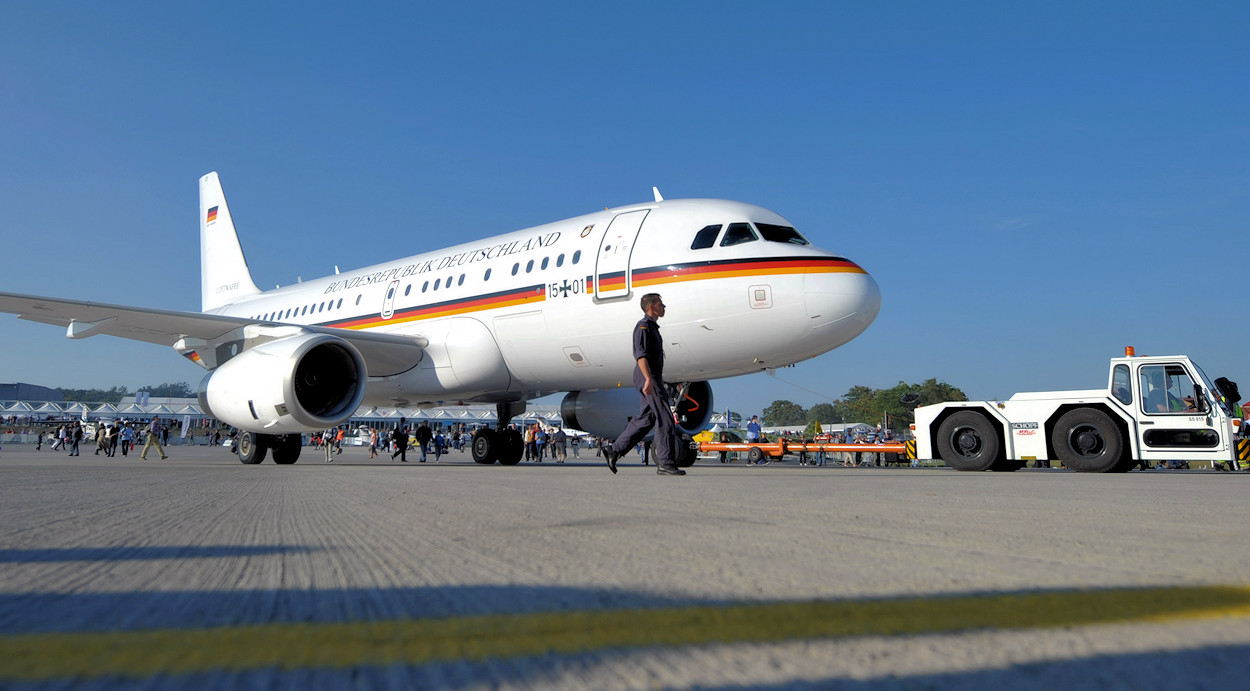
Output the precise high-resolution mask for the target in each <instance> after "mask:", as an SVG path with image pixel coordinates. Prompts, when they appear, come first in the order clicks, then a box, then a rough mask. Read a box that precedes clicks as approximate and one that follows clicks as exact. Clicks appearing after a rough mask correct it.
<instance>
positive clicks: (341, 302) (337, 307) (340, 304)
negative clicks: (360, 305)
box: [334, 298, 360, 309]
mask: <svg viewBox="0 0 1250 691" xmlns="http://www.w3.org/2000/svg"><path fill="white" fill-rule="evenodd" d="M356 299H357V300H359V299H360V298H356ZM342 306H343V298H339V301H338V304H336V305H335V306H334V308H335V309H339V308H340V307H342Z"/></svg>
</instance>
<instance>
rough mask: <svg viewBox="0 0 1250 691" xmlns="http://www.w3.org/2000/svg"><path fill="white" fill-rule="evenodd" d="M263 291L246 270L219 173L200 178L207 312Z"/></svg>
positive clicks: (202, 284)
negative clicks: (218, 177)
mask: <svg viewBox="0 0 1250 691" xmlns="http://www.w3.org/2000/svg"><path fill="white" fill-rule="evenodd" d="M259 294H260V289H259V288H257V287H256V283H255V282H254V281H253V280H252V272H251V271H249V270H248V268H247V259H246V258H244V256H243V247H242V246H240V245H239V235H238V233H237V232H235V229H234V220H233V219H232V218H230V207H228V206H226V195H225V193H223V192H222V191H221V181H220V180H219V179H217V173H209V174H208V175H205V176H204V177H202V178H200V300H201V303H202V305H201V309H202V310H203V311H205V312H208V311H209V310H214V309H217V308H218V307H222V306H224V305H228V304H230V303H232V302H237V301H238V300H239V299H240V298H243V297H247V296H249V295H259Z"/></svg>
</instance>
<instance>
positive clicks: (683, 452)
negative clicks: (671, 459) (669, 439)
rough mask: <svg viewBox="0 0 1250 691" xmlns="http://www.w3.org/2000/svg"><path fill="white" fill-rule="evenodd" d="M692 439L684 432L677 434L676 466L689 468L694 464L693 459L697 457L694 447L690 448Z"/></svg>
mask: <svg viewBox="0 0 1250 691" xmlns="http://www.w3.org/2000/svg"><path fill="white" fill-rule="evenodd" d="M692 443H693V440H692V439H691V438H690V437H687V436H686V435H684V434H681V435H678V436H677V448H676V452H677V467H678V468H689V467H690V466H692V465H694V461H695V459H696V458H698V457H699V455H698V453H696V452H695V450H694V449H692V448H690V445H691V444H692Z"/></svg>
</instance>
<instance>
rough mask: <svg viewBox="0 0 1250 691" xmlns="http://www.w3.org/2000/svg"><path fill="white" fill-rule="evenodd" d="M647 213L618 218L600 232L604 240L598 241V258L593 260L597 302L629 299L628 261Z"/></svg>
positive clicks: (631, 287)
mask: <svg viewBox="0 0 1250 691" xmlns="http://www.w3.org/2000/svg"><path fill="white" fill-rule="evenodd" d="M648 213H650V209H643V210H641V211H628V212H626V213H623V214H618V215H617V216H616V218H613V219H612V222H611V223H609V224H608V228H607V230H605V231H604V232H603V238H601V239H600V240H599V254H598V255H596V257H595V297H596V298H599V299H600V300H607V299H610V298H622V297H628V296H629V294H630V290H632V289H633V280H632V277H631V276H630V275H629V258H630V255H632V254H633V251H634V242H635V241H636V240H637V239H638V231H639V230H641V229H642V222H643V221H644V220H646V218H647V214H648Z"/></svg>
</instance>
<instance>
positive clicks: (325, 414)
mask: <svg viewBox="0 0 1250 691" xmlns="http://www.w3.org/2000/svg"><path fill="white" fill-rule="evenodd" d="M366 376H367V370H366V369H365V361H364V358H362V357H361V355H360V353H359V352H358V351H357V350H356V348H355V347H354V346H352V344H350V343H348V342H347V341H345V340H343V339H341V338H337V337H335V336H329V335H325V334H302V335H299V336H291V337H288V338H280V339H277V340H274V341H270V342H268V343H262V344H261V345H258V346H255V347H253V348H249V349H248V350H245V351H243V352H242V353H240V354H238V355H236V356H235V357H233V358H231V359H230V360H227V361H226V362H225V363H224V364H222V365H221V366H220V367H218V368H217V369H216V370H213V371H212V372H210V373H209V374H208V376H206V377H204V380H203V381H201V382H200V389H199V399H200V405H201V407H202V408H203V409H204V412H205V413H207V414H209V415H211V416H213V417H215V418H217V419H218V420H221V421H222V422H225V423H227V424H229V425H233V426H235V427H239V428H241V429H245V430H250V431H254V432H265V433H267V434H290V433H295V432H311V431H315V430H321V429H325V428H327V427H333V426H335V425H338V424H340V423H342V422H344V421H346V420H347V419H348V418H349V417H351V415H352V414H353V413H355V412H356V409H357V408H359V407H360V402H361V400H362V399H363V398H364V393H365V386H364V385H365V378H366Z"/></svg>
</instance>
